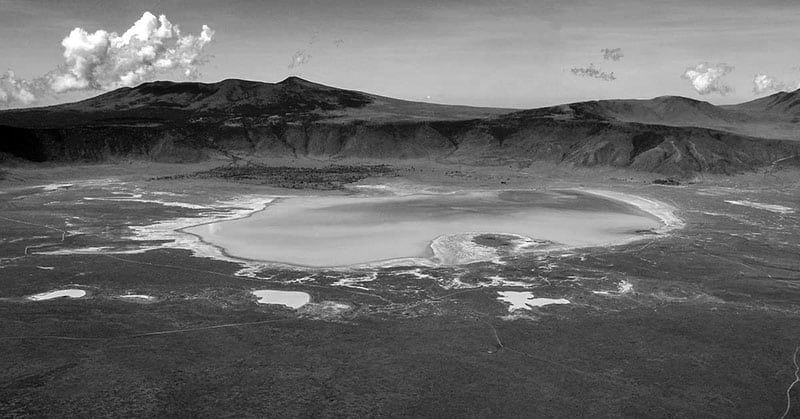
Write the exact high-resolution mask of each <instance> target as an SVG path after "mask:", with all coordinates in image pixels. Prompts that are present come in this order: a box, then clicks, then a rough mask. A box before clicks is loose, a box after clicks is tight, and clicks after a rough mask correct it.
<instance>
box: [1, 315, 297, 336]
mask: <svg viewBox="0 0 800 419" xmlns="http://www.w3.org/2000/svg"><path fill="white" fill-rule="evenodd" d="M290 320H297V319H295V318H287V319H273V320H261V321H255V322H243V323H226V324H215V325H211V326H200V327H188V328H185V329H174V330H161V331H157V332H147V333H137V334H133V335H123V336H112V337H107V338H93V337H73V336H54V335H43V336H0V340H37V339H44V340H69V341H89V342H106V341H112V340H119V339H134V338H143V337H149V336H163V335H174V334H177V333H189V332H199V331H205V330H212V329H224V328H230V327H239V326H256V325H261V324H268V323H278V322H285V321H290Z"/></svg>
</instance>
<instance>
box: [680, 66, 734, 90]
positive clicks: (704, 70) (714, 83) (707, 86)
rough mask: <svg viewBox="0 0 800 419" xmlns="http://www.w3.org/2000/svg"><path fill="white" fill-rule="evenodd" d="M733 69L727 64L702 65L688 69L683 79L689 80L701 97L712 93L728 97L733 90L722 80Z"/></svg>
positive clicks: (682, 76)
mask: <svg viewBox="0 0 800 419" xmlns="http://www.w3.org/2000/svg"><path fill="white" fill-rule="evenodd" d="M733 68H734V67H733V66H732V65H728V64H725V63H718V64H710V63H707V62H706V63H700V64H697V65H696V66H694V67H689V68H687V69H686V70H685V71H684V72H683V74H682V75H681V78H683V79H686V80H689V81H690V82H691V83H692V87H693V88H694V90H696V91H697V93H700V94H701V95H707V94H710V93H717V94H720V95H726V94H728V93H730V92H731V91H732V90H733V89H732V88H731V87H730V86H728V85H727V84H725V82H724V81H723V80H722V78H723V77H724V76H725V75H726V74H728V73H730V72H731V71H733Z"/></svg>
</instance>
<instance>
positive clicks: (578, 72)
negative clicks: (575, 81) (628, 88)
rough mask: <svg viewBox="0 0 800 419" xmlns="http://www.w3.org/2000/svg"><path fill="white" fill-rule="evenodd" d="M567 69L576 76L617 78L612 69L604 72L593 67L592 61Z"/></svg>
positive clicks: (606, 79)
mask: <svg viewBox="0 0 800 419" xmlns="http://www.w3.org/2000/svg"><path fill="white" fill-rule="evenodd" d="M569 71H570V72H572V74H573V75H575V76H578V77H590V78H593V79H598V80H603V81H614V80H616V79H617V77H616V76H615V75H614V72H613V71H612V72H610V73H609V72H605V71H603V70H602V69H599V68H597V67H595V65H594V63H589V66H588V67H573V68H571V69H570V70H569Z"/></svg>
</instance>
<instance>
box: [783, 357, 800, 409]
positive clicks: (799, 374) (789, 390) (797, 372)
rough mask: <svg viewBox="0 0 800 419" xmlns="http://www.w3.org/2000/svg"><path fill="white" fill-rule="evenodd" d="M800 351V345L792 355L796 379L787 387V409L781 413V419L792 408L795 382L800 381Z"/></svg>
mask: <svg viewBox="0 0 800 419" xmlns="http://www.w3.org/2000/svg"><path fill="white" fill-rule="evenodd" d="M798 353H800V345H798V346H797V348H795V350H794V354H793V355H792V363H793V364H794V381H792V383H791V384H789V387H787V388H786V410H785V411H784V412H783V415H781V419H786V417H787V416H788V415H789V411H790V410H792V388H794V386H795V384H797V383H800V365H798V363H797V354H798Z"/></svg>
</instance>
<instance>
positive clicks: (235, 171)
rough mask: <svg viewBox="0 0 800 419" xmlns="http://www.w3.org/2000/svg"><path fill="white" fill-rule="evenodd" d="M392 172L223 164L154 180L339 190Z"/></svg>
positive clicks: (383, 167) (377, 167) (384, 168)
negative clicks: (220, 182) (190, 180)
mask: <svg viewBox="0 0 800 419" xmlns="http://www.w3.org/2000/svg"><path fill="white" fill-rule="evenodd" d="M391 174H393V170H392V168H391V167H389V166H387V165H363V166H342V165H331V166H326V167H321V168H318V167H287V166H281V167H274V166H268V165H264V164H252V163H250V164H246V165H226V166H220V167H215V168H213V169H211V170H204V171H200V172H195V173H190V174H182V175H172V176H163V177H158V178H155V179H154V180H178V179H225V180H231V181H235V182H243V183H252V184H257V185H270V186H275V187H278V188H287V189H315V190H333V189H342V187H343V186H344V185H346V184H349V183H353V182H358V181H360V180H363V179H366V178H368V177H373V176H390V175H391Z"/></svg>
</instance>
